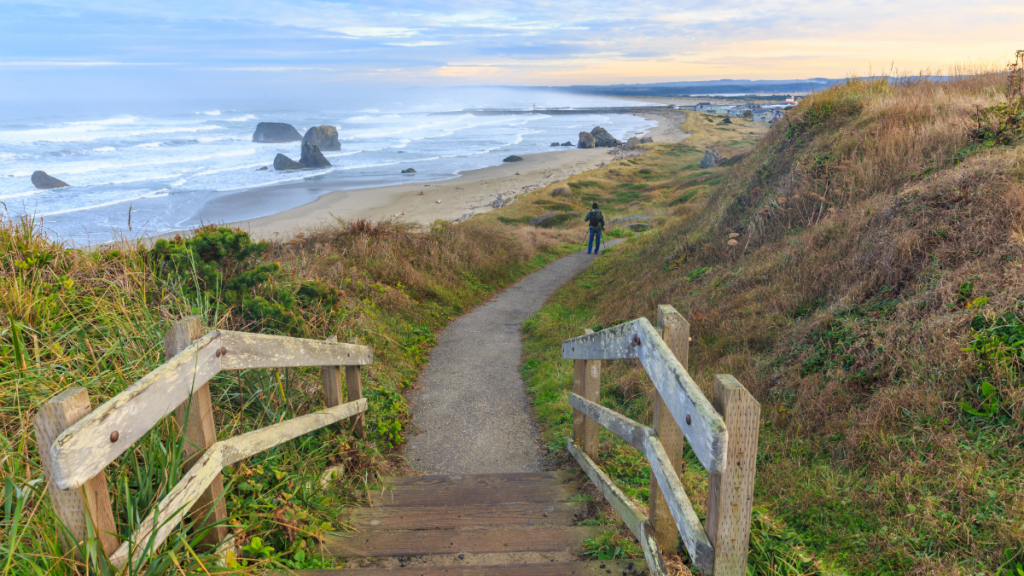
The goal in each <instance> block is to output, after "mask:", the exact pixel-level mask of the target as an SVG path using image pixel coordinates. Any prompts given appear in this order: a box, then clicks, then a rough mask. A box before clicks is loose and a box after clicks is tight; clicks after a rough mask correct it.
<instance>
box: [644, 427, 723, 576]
mask: <svg viewBox="0 0 1024 576" xmlns="http://www.w3.org/2000/svg"><path fill="white" fill-rule="evenodd" d="M644 443H645V450H644V452H645V453H646V454H647V461H648V462H650V464H651V476H653V477H654V478H656V479H657V481H658V486H659V487H660V488H661V492H662V493H663V494H664V495H665V502H666V505H667V506H668V511H669V512H670V513H671V514H672V518H674V519H675V524H676V527H677V528H678V529H679V535H680V536H681V537H682V539H683V546H684V547H685V548H686V551H687V552H688V553H689V554H690V558H691V559H693V562H694V563H695V564H696V565H697V566H700V567H701V569H702V570H704V571H705V573H707V574H710V573H711V568H712V566H713V563H714V559H715V550H714V548H713V547H712V545H711V541H710V540H708V535H707V533H706V532H704V527H703V526H701V523H700V518H698V517H697V513H696V512H695V511H694V509H693V505H692V504H690V499H689V497H687V496H686V491H685V490H683V485H682V483H681V482H680V481H679V475H678V474H676V473H675V472H673V464H672V462H671V461H670V460H669V457H668V454H666V453H665V448H664V447H663V446H662V445H661V442H660V441H659V440H658V438H657V436H648V437H647V438H646V440H645V442H644Z"/></svg>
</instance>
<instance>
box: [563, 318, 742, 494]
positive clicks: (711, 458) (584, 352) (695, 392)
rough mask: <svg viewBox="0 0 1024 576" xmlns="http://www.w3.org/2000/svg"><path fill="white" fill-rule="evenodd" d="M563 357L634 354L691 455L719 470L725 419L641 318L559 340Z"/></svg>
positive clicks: (722, 459)
mask: <svg viewBox="0 0 1024 576" xmlns="http://www.w3.org/2000/svg"><path fill="white" fill-rule="evenodd" d="M562 358H564V359H566V360H617V359H622V358H637V359H639V360H640V364H642V365H643V367H644V369H646V370H647V374H648V375H649V376H650V377H651V381H652V382H653V383H654V387H655V388H657V390H658V392H659V393H660V394H661V398H662V400H663V401H664V402H665V405H666V406H667V407H668V409H669V411H670V412H671V413H672V417H673V418H675V420H676V422H678V423H679V427H680V428H681V429H682V431H683V434H684V435H685V436H686V441H687V442H689V443H690V447H691V448H692V449H693V453H694V454H696V455H697V459H698V460H700V463H701V464H702V465H703V466H704V468H705V469H707V471H708V472H710V473H712V474H717V473H720V472H722V470H723V469H724V467H725V455H726V451H727V449H728V433H727V431H726V429H725V421H724V420H722V417H721V416H720V415H719V414H718V412H716V411H715V407H714V406H712V405H711V402H709V401H708V399H707V398H706V397H705V396H704V394H703V393H702V392H701V391H700V387H698V386H697V383H696V382H694V381H693V378H691V377H690V374H689V373H688V372H687V371H686V369H685V368H683V365H682V364H680V363H679V360H678V359H676V357H675V355H674V354H672V351H671V350H669V349H668V346H666V345H665V341H664V340H662V339H661V336H659V335H658V332H657V331H656V330H655V329H654V326H652V325H651V322H650V321H649V320H648V319H646V318H640V319H638V320H633V321H632V322H626V323H624V324H620V325H618V326H613V327H611V328H606V329H604V330H601V331H600V332H594V333H593V334H585V335H583V336H579V337H576V338H572V339H570V340H566V341H565V342H562Z"/></svg>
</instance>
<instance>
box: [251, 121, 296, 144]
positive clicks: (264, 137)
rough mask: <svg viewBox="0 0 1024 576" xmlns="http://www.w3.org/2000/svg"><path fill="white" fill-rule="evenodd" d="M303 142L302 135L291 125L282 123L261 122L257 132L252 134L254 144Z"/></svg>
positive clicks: (257, 126)
mask: <svg viewBox="0 0 1024 576" xmlns="http://www.w3.org/2000/svg"><path fill="white" fill-rule="evenodd" d="M296 140H302V135H300V134H299V131H298V130H296V129H295V127H294V126H292V125H291V124H282V123H280V122H260V123H259V124H257V125H256V131H255V132H253V133H252V141H253V142H262V143H264V144H275V143H278V142H295V141H296Z"/></svg>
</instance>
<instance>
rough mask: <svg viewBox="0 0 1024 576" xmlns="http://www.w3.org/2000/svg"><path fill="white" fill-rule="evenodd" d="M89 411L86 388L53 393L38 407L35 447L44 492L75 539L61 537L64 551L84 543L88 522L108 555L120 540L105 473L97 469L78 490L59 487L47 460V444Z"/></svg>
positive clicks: (35, 423) (48, 446) (50, 464)
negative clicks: (42, 478)
mask: <svg viewBox="0 0 1024 576" xmlns="http://www.w3.org/2000/svg"><path fill="white" fill-rule="evenodd" d="M90 412H92V406H91V405H90V404H89V393H88V392H86V390H85V388H78V387H76V388H68V389H67V390H65V391H63V392H61V393H60V394H58V395H56V396H54V397H53V398H52V399H50V401H49V402H47V403H46V404H43V405H42V406H40V407H39V413H38V414H36V417H35V421H34V427H35V432H36V447H37V448H38V450H39V459H40V460H41V461H42V463H43V473H44V475H45V478H46V491H47V492H48V493H49V494H50V502H51V503H52V505H53V512H54V514H56V516H57V518H59V519H60V521H61V522H63V523H64V525H65V526H66V527H67V529H68V531H69V532H70V533H71V538H73V539H74V542H71V541H69V540H68V538H66V537H64V536H62V537H61V542H62V543H63V546H64V552H65V553H68V552H71V551H72V550H75V549H77V547H78V544H79V543H80V542H84V541H85V539H86V537H87V536H88V533H89V526H90V525H91V526H92V528H93V533H94V534H95V535H96V537H97V538H99V541H100V545H101V546H102V547H103V550H104V551H105V552H106V553H107V554H111V553H113V552H114V550H117V547H118V546H120V545H121V542H120V540H118V537H117V524H115V522H114V510H113V508H112V507H111V505H110V493H109V492H108V491H107V490H108V489H107V475H106V473H105V472H103V471H100V473H99V474H97V475H96V476H94V477H93V478H92V479H91V480H88V481H86V482H85V483H84V484H83V485H82V487H81V488H80V489H78V490H61V489H60V487H59V486H57V483H56V482H55V481H54V477H53V463H52V461H51V460H50V446H51V445H52V444H53V441H54V440H56V439H57V437H58V436H60V434H61V433H62V432H64V431H65V430H67V429H68V428H70V427H71V426H72V425H73V424H75V423H76V422H78V421H79V420H81V419H82V418H85V416H86V415H88V414H89V413H90Z"/></svg>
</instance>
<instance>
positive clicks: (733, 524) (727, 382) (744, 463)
mask: <svg viewBox="0 0 1024 576" xmlns="http://www.w3.org/2000/svg"><path fill="white" fill-rule="evenodd" d="M714 405H715V409H716V410H718V412H719V414H721V415H722V418H723V419H724V420H725V427H726V430H728V431H729V445H728V453H727V457H726V468H725V471H724V472H722V473H721V474H712V475H711V478H710V481H709V484H708V515H707V533H708V539H709V540H711V544H712V545H713V546H714V547H715V576H734V575H745V574H746V573H747V547H748V545H749V542H750V514H751V510H752V509H753V507H754V473H755V471H756V470H755V469H756V466H757V434H758V427H759V425H760V419H761V405H760V404H758V403H757V400H755V399H754V397H753V396H751V395H750V392H747V389H746V388H744V387H743V385H742V384H740V383H739V382H737V381H736V379H735V378H733V377H732V376H730V375H728V374H719V375H718V376H715V398H714Z"/></svg>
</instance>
